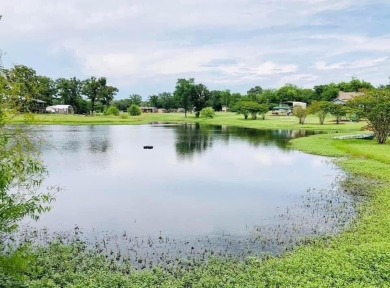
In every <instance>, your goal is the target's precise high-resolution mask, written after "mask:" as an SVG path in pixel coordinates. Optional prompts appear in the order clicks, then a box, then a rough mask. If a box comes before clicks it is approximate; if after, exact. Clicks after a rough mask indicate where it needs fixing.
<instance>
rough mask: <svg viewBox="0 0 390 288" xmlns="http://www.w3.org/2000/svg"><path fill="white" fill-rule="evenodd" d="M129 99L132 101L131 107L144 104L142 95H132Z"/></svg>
mask: <svg viewBox="0 0 390 288" xmlns="http://www.w3.org/2000/svg"><path fill="white" fill-rule="evenodd" d="M129 99H130V103H131V104H130V105H137V106H141V103H142V96H141V95H138V94H132V95H130V97H129Z"/></svg>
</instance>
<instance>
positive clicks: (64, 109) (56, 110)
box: [46, 105, 74, 114]
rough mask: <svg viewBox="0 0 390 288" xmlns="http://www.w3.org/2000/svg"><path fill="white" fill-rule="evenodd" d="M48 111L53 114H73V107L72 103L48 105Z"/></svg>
mask: <svg viewBox="0 0 390 288" xmlns="http://www.w3.org/2000/svg"><path fill="white" fill-rule="evenodd" d="M46 113H53V114H73V113H74V110H73V107H72V106H70V105H54V106H49V107H46Z"/></svg>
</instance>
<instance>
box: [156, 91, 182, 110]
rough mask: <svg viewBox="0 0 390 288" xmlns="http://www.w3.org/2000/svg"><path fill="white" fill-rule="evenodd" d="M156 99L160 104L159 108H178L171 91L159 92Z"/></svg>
mask: <svg viewBox="0 0 390 288" xmlns="http://www.w3.org/2000/svg"><path fill="white" fill-rule="evenodd" d="M158 99H159V103H160V105H161V106H160V107H161V108H164V109H167V110H171V109H176V108H178V104H177V102H176V101H175V98H174V96H173V95H172V93H169V92H163V93H159V94H158Z"/></svg>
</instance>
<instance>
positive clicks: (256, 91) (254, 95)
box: [247, 86, 263, 102]
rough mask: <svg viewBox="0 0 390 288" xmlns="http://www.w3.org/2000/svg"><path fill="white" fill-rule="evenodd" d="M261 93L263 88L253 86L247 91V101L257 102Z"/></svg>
mask: <svg viewBox="0 0 390 288" xmlns="http://www.w3.org/2000/svg"><path fill="white" fill-rule="evenodd" d="M261 93H263V88H261V87H260V86H255V87H253V88H251V89H249V90H248V91H247V96H248V100H250V101H255V102H258V99H259V97H260V95H261Z"/></svg>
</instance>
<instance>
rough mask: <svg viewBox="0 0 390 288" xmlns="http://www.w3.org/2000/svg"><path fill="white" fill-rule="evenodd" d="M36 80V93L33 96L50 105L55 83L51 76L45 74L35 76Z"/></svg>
mask: <svg viewBox="0 0 390 288" xmlns="http://www.w3.org/2000/svg"><path fill="white" fill-rule="evenodd" d="M36 81H37V88H36V92H37V95H35V98H36V99H39V100H42V101H45V102H46V104H47V105H52V104H53V99H54V97H55V95H56V92H57V91H56V83H55V82H54V81H53V80H52V79H51V78H49V77H45V76H36Z"/></svg>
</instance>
